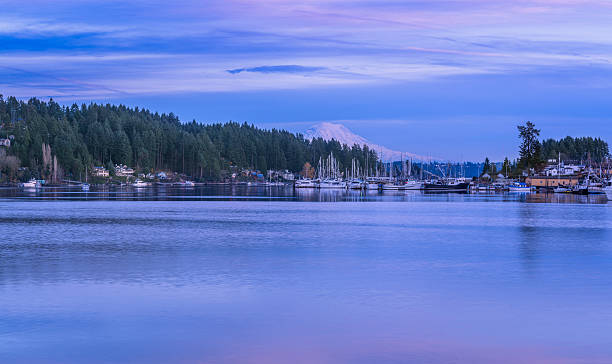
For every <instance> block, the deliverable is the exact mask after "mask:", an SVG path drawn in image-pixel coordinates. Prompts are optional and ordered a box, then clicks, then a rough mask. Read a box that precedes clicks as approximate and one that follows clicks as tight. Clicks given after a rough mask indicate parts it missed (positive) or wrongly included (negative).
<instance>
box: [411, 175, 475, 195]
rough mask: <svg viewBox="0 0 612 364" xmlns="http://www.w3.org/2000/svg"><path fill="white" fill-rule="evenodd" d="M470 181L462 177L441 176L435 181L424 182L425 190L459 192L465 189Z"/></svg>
mask: <svg viewBox="0 0 612 364" xmlns="http://www.w3.org/2000/svg"><path fill="white" fill-rule="evenodd" d="M469 187H470V183H469V182H467V181H465V179H464V178H441V179H439V180H437V181H435V182H426V183H425V184H424V186H423V188H424V189H425V191H440V192H461V191H467V190H468V188H469Z"/></svg>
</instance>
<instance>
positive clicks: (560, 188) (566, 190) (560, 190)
mask: <svg viewBox="0 0 612 364" xmlns="http://www.w3.org/2000/svg"><path fill="white" fill-rule="evenodd" d="M553 192H555V193H571V192H572V189H571V188H569V187H567V186H562V185H561V152H559V164H558V166H557V187H555V188H554V189H553Z"/></svg>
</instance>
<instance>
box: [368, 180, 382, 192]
mask: <svg viewBox="0 0 612 364" xmlns="http://www.w3.org/2000/svg"><path fill="white" fill-rule="evenodd" d="M365 188H366V190H368V191H378V189H379V188H380V185H379V184H378V182H367V183H366V184H365Z"/></svg>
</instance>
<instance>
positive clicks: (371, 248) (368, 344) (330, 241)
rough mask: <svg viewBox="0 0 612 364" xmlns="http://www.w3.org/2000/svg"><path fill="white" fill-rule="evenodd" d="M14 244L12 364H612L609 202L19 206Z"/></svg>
mask: <svg viewBox="0 0 612 364" xmlns="http://www.w3.org/2000/svg"><path fill="white" fill-rule="evenodd" d="M312 201H322V202H312ZM0 227H1V228H2V229H1V230H0V231H2V233H3V234H2V239H0V363H3V364H4V363H61V364H72V363H94V364H96V363H138V364H140V363H143V364H145V363H147V364H149V363H152V364H156V363H611V362H612V289H611V287H612V203H607V202H606V201H605V200H604V199H603V198H601V197H596V198H586V197H582V196H558V195H557V196H555V195H539V194H533V195H510V194H505V195H494V194H485V195H467V194H465V195H461V194H449V195H444V194H442V195H440V194H434V195H424V194H422V193H395V194H378V193H373V194H366V195H360V194H359V193H350V192H349V193H347V192H331V191H328V192H325V193H318V192H312V191H310V192H308V191H303V192H297V193H295V194H294V192H293V191H292V190H291V189H288V190H278V189H277V190H270V189H249V190H247V189H245V188H243V189H238V190H236V189H231V188H221V187H219V188H196V189H193V190H186V191H182V190H167V191H157V190H145V191H133V190H125V191H120V190H117V191H115V190H111V191H92V192H90V193H88V194H84V193H82V192H80V191H69V190H43V191H38V192H19V191H16V190H10V189H7V190H0Z"/></svg>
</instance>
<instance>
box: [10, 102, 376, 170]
mask: <svg viewBox="0 0 612 364" xmlns="http://www.w3.org/2000/svg"><path fill="white" fill-rule="evenodd" d="M0 121H1V124H2V129H0V138H9V137H10V141H11V146H10V147H9V148H8V150H7V151H5V152H4V156H3V158H4V159H2V160H0V164H2V161H4V160H5V159H7V157H10V156H14V157H16V159H17V161H16V162H15V161H13V162H11V163H8V162H7V163H3V164H2V165H0V168H1V169H3V172H5V173H4V174H3V175H9V176H13V177H14V176H15V175H16V173H15V170H14V169H15V168H16V166H15V164H16V163H17V164H18V165H19V167H25V168H21V171H22V172H23V171H26V172H27V173H28V174H30V175H32V176H36V177H41V178H45V177H49V176H50V175H51V169H53V170H54V172H55V174H59V175H62V176H66V177H71V176H79V175H81V174H82V173H84V171H85V168H86V167H87V168H89V170H91V167H93V166H94V165H104V166H107V165H110V164H112V163H120V164H126V165H128V166H132V167H135V168H136V169H137V170H141V171H159V170H168V171H174V172H180V173H185V174H187V175H190V176H193V177H195V178H202V179H217V178H219V177H220V176H221V175H222V172H223V171H225V170H228V169H229V167H230V166H238V167H244V168H254V169H258V170H261V171H266V170H268V169H289V170H290V171H294V172H297V171H300V170H301V169H302V166H303V165H304V163H306V162H309V163H311V164H312V165H316V162H317V161H318V160H319V157H325V156H326V155H328V154H329V153H331V152H333V153H334V155H335V156H336V158H337V159H338V160H339V162H340V164H341V166H342V168H349V167H350V165H351V159H352V158H356V159H358V160H360V161H361V162H362V165H365V160H366V158H368V159H369V164H370V165H371V166H373V165H374V163H373V162H374V161H375V160H376V153H375V152H374V151H370V150H368V148H367V147H364V148H363V149H362V147H359V146H351V147H349V146H346V145H344V146H343V145H340V143H338V142H336V141H333V140H332V141H329V142H326V141H324V140H322V139H315V140H313V141H312V142H310V141H308V140H305V139H304V138H303V136H302V135H300V134H297V135H296V134H293V133H290V132H288V131H284V130H276V129H272V130H264V129H260V128H257V127H254V126H253V125H249V124H246V123H244V124H239V123H234V122H229V123H225V124H210V125H205V124H202V123H198V122H196V121H192V122H188V123H182V122H181V121H180V120H179V119H178V117H176V116H175V115H174V114H172V113H170V114H158V113H152V112H150V111H148V110H144V109H139V108H137V107H136V108H129V107H126V106H123V105H119V106H116V105H109V104H107V105H98V104H87V105H85V104H83V105H77V104H73V105H72V106H70V107H63V106H61V105H59V104H58V103H56V102H54V101H52V100H51V101H49V102H44V101H41V100H38V99H35V98H33V99H30V100H29V101H27V102H23V101H18V100H16V99H15V98H13V97H10V98H8V99H4V98H3V97H2V96H0ZM43 145H44V147H43ZM46 148H47V149H46ZM49 148H50V153H49ZM58 171H59V172H58ZM22 174H23V173H22Z"/></svg>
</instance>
